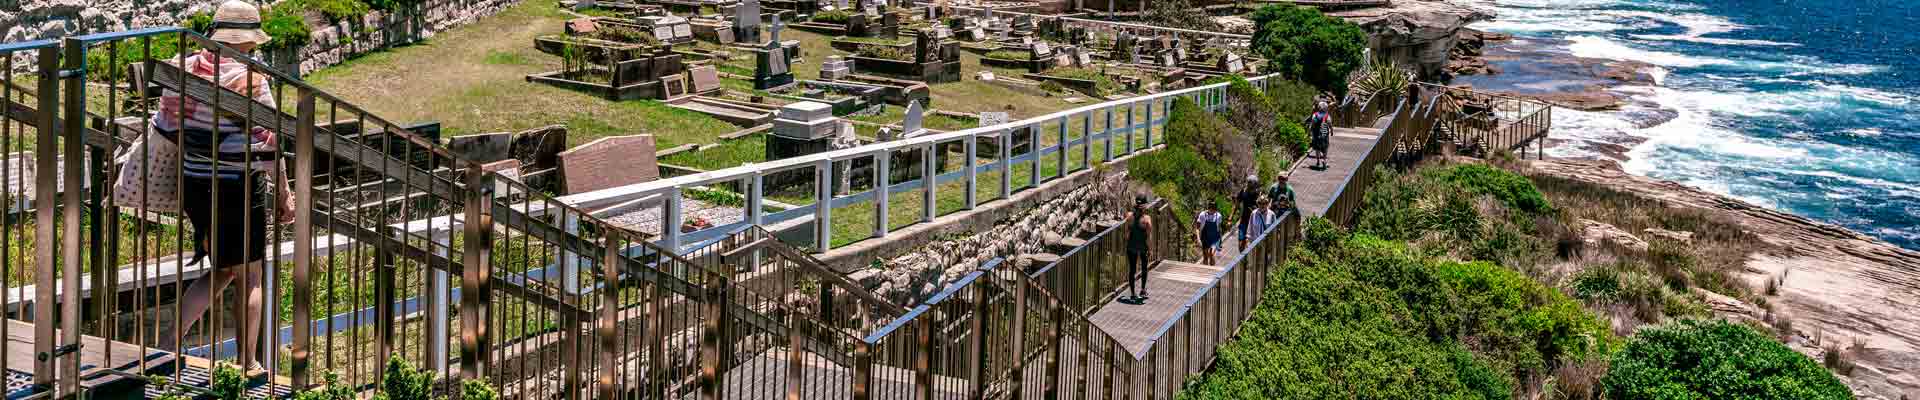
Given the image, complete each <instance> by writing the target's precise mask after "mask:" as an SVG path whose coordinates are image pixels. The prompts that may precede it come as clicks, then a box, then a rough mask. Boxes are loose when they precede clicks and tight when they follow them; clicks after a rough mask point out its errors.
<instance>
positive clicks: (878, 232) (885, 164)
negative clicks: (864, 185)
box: [873, 150, 893, 238]
mask: <svg viewBox="0 0 1920 400" xmlns="http://www.w3.org/2000/svg"><path fill="white" fill-rule="evenodd" d="M873 190H874V196H873V207H874V210H873V211H874V213H873V214H874V216H873V222H874V223H873V237H876V238H879V237H886V236H887V231H888V229H887V225H888V221H887V219H888V218H887V208H888V207H892V204H891V203H892V202H891V200H890V199H891V198H892V197H893V150H882V151H881V152H880V153H879V154H874V155H873Z"/></svg>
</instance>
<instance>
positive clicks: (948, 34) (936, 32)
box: [933, 26, 953, 39]
mask: <svg viewBox="0 0 1920 400" xmlns="http://www.w3.org/2000/svg"><path fill="white" fill-rule="evenodd" d="M952 37H953V28H948V27H945V26H937V27H934V28H933V38H934V39H949V38H952Z"/></svg>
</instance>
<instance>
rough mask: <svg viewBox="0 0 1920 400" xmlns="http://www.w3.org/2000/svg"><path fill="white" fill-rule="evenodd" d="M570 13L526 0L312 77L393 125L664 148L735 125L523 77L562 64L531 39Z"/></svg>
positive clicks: (705, 139)
mask: <svg viewBox="0 0 1920 400" xmlns="http://www.w3.org/2000/svg"><path fill="white" fill-rule="evenodd" d="M569 17H570V16H569V15H567V14H566V13H563V12H561V11H560V9H559V8H557V6H556V4H555V3H554V2H539V1H530V2H522V3H520V4H519V5H515V6H513V7H510V8H508V9H506V10H504V11H501V12H500V13H499V14H496V15H494V16H492V17H487V18H484V19H481V20H480V21H478V22H475V23H473V24H471V25H467V26H462V27H459V28H455V29H453V30H451V31H448V32H444V33H441V34H440V35H438V36H435V37H434V38H433V39H430V40H428V41H427V42H426V43H423V44H417V45H412V46H406V47H401V48H397V49H393V50H389V51H384V52H378V53H373V54H368V55H366V56H363V57H360V58H358V59H355V60H352V61H348V62H346V63H344V64H341V65H337V66H334V67H330V68H326V69H322V70H320V71H318V72H315V73H314V74H312V75H311V76H309V77H308V78H307V80H308V81H309V82H311V83H313V84H314V85H315V86H318V87H320V88H322V89H324V90H327V91H328V92H331V93H333V94H335V95H338V96H341V97H343V98H345V99H347V101H349V102H351V103H353V104H356V105H359V106H362V107H365V108H367V109H368V110H369V111H371V112H373V113H374V114H375V115H380V116H382V117H386V118H389V119H392V120H394V121H395V122H401V123H405V122H414V121H435V120H437V121H440V122H441V123H442V124H443V126H444V127H445V129H446V133H447V135H450V136H451V135H465V134H475V133H486V132H503V131H519V130H525V129H532V128H537V127H542V126H547V125H553V124H565V125H567V128H568V129H569V132H568V133H569V137H568V142H569V145H579V144H583V143H586V142H590V141H593V140H594V139H598V138H601V137H606V136H618V135H634V134H652V135H654V136H655V137H656V138H657V139H658V140H659V146H660V148H668V147H673V146H678V145H681V144H688V143H710V142H713V138H714V136H717V135H719V134H723V133H727V132H731V131H733V130H735V129H736V128H735V127H734V126H732V125H729V124H727V123H726V122H722V121H720V120H717V119H713V118H711V117H708V116H706V115H704V114H700V113H696V112H691V111H685V110H680V109H676V108H672V107H668V106H667V105H666V104H664V103H661V102H658V101H653V100H637V101H620V102H614V101H609V100H606V99H604V98H601V97H599V96H594V95H589V94H586V93H581V92H576V91H571V90H566V89H560V88H556V87H552V86H547V85H544V84H536V83H530V82H527V81H526V79H525V76H526V75H528V74H533V73H539V72H546V71H553V70H558V69H559V68H560V58H559V57H554V56H551V55H547V54H545V53H541V52H539V51H537V50H534V48H533V38H534V37H536V36H540V35H543V34H557V33H560V32H561V24H562V23H563V22H565V21H566V20H567V19H568V18H569ZM749 61H751V60H749Z"/></svg>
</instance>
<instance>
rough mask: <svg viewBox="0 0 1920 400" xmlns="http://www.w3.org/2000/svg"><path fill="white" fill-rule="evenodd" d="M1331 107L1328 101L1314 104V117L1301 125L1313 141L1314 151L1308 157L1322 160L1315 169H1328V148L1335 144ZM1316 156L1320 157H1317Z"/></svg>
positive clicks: (1311, 116) (1308, 117)
mask: <svg viewBox="0 0 1920 400" xmlns="http://www.w3.org/2000/svg"><path fill="white" fill-rule="evenodd" d="M1329 107H1331V106H1330V105H1328V104H1327V102H1326V101H1320V102H1319V103H1316V104H1314V106H1313V115H1308V116H1307V120H1306V121H1305V122H1303V123H1301V124H1300V125H1301V126H1304V127H1306V128H1307V135H1308V136H1310V137H1312V139H1313V140H1312V143H1311V147H1312V148H1313V151H1312V152H1311V153H1309V154H1308V155H1307V157H1309V158H1318V159H1319V160H1320V163H1319V164H1317V165H1315V168H1321V169H1325V168H1327V147H1328V146H1330V145H1332V143H1333V116H1332V115H1330V114H1328V111H1327V110H1328V108H1329ZM1314 154H1319V156H1318V157H1315V156H1314Z"/></svg>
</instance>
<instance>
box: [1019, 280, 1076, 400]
mask: <svg viewBox="0 0 1920 400" xmlns="http://www.w3.org/2000/svg"><path fill="white" fill-rule="evenodd" d="M1015 273H1019V274H1024V273H1025V272H1021V271H1015ZM1054 306H1055V307H1053V310H1052V311H1050V312H1048V313H1047V314H1048V315H1047V319H1050V320H1053V323H1052V324H1049V325H1051V326H1052V328H1051V329H1048V330H1047V354H1046V357H1047V374H1046V377H1047V378H1046V379H1047V381H1046V382H1042V383H1043V384H1044V386H1042V387H1045V388H1046V393H1044V394H1043V396H1044V397H1045V398H1048V399H1058V398H1060V380H1061V379H1060V361H1061V358H1064V357H1066V352H1065V351H1063V350H1062V349H1061V347H1062V346H1061V345H1060V343H1061V342H1062V340H1061V336H1063V335H1062V333H1063V331H1062V330H1061V327H1060V326H1061V325H1063V324H1065V323H1066V322H1067V315H1066V304H1064V303H1056V304H1054Z"/></svg>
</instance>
